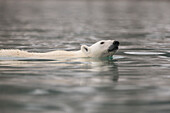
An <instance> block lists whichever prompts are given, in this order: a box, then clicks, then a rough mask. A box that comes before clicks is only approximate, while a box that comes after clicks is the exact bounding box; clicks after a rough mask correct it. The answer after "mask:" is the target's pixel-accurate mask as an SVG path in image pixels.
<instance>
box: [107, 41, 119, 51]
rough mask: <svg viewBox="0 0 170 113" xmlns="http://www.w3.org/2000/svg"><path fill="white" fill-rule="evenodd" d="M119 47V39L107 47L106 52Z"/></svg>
mask: <svg viewBox="0 0 170 113" xmlns="http://www.w3.org/2000/svg"><path fill="white" fill-rule="evenodd" d="M118 49H119V41H114V42H113V44H112V45H111V46H110V47H109V48H108V52H112V51H115V50H118Z"/></svg>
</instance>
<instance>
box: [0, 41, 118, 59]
mask: <svg viewBox="0 0 170 113" xmlns="http://www.w3.org/2000/svg"><path fill="white" fill-rule="evenodd" d="M101 42H104V44H101ZM113 42H114V40H101V41H99V42H96V43H95V44H93V45H91V46H87V45H82V46H81V49H80V50H78V51H60V50H56V51H51V52H46V53H35V52H27V51H22V50H18V49H1V50H0V56H11V57H29V58H45V59H56V58H62V57H64V58H67V57H69V58H72V57H73V58H75V57H107V56H112V55H114V54H115V52H116V50H115V51H113V52H108V48H109V47H110V46H111V45H112V44H113Z"/></svg>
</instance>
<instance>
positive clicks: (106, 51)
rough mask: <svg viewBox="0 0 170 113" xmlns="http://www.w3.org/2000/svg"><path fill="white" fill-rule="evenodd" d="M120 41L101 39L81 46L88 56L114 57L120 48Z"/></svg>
mask: <svg viewBox="0 0 170 113" xmlns="http://www.w3.org/2000/svg"><path fill="white" fill-rule="evenodd" d="M118 46H119V42H118V41H115V40H101V41H98V42H96V43H95V44H93V45H91V46H90V47H88V46H86V45H82V46H81V51H82V52H83V53H84V54H85V55H86V56H87V57H112V56H113V55H114V54H115V53H116V51H117V50H118Z"/></svg>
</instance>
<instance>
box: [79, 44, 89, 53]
mask: <svg viewBox="0 0 170 113" xmlns="http://www.w3.org/2000/svg"><path fill="white" fill-rule="evenodd" d="M81 51H82V52H83V53H85V54H89V53H90V48H89V47H88V46H86V45H82V46H81Z"/></svg>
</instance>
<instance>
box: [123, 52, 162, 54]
mask: <svg viewBox="0 0 170 113" xmlns="http://www.w3.org/2000/svg"><path fill="white" fill-rule="evenodd" d="M124 53H125V54H130V55H162V54H165V53H161V52H124Z"/></svg>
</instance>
